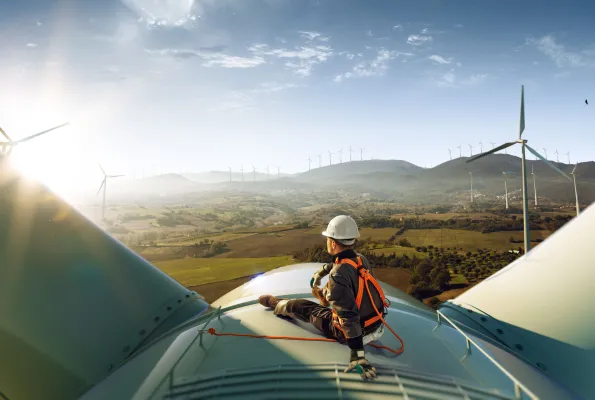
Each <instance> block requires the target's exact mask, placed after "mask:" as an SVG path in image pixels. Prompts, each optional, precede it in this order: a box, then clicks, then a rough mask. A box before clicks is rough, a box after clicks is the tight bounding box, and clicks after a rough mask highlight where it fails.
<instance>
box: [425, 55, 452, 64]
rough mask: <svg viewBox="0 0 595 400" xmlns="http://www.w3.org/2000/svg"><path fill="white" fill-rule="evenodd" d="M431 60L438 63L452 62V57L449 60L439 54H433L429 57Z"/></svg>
mask: <svg viewBox="0 0 595 400" xmlns="http://www.w3.org/2000/svg"><path fill="white" fill-rule="evenodd" d="M428 58H429V59H430V60H432V61H435V62H437V63H438V64H450V63H451V62H452V59H451V58H449V59H448V60H447V59H445V58H444V57H441V56H438V55H435V54H434V55H432V56H430V57H428Z"/></svg>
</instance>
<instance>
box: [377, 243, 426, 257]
mask: <svg viewBox="0 0 595 400" xmlns="http://www.w3.org/2000/svg"><path fill="white" fill-rule="evenodd" d="M369 251H370V252H371V253H373V254H375V255H377V256H384V255H389V254H393V253H395V254H396V255H397V256H404V255H408V256H409V257H411V256H413V255H414V254H415V256H416V257H417V258H425V257H427V256H428V253H422V252H418V251H417V250H415V248H413V247H402V246H394V247H385V248H382V249H374V250H369Z"/></svg>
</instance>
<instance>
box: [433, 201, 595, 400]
mask: <svg viewBox="0 0 595 400" xmlns="http://www.w3.org/2000/svg"><path fill="white" fill-rule="evenodd" d="M593 231H595V207H593V206H591V207H589V208H588V209H587V210H585V211H584V212H583V213H582V214H581V215H580V216H579V217H576V218H575V219H573V220H572V221H570V222H568V223H567V224H566V225H565V226H564V227H562V228H561V229H559V230H558V231H557V232H556V233H554V234H553V235H551V236H550V237H549V238H547V239H546V240H545V241H544V242H543V243H541V244H540V245H539V246H537V247H535V248H534V249H532V250H531V251H530V252H528V253H527V254H526V255H524V256H523V257H521V258H520V259H518V260H516V261H515V262H513V263H511V264H510V265H508V266H507V267H506V268H504V269H502V270H500V271H499V272H497V273H495V274H494V275H492V276H491V277H489V278H488V279H486V280H484V281H483V282H481V283H479V284H477V285H476V286H474V287H473V288H471V289H469V290H468V291H466V292H465V293H463V294H461V295H460V296H458V297H457V298H455V299H454V300H451V301H449V302H446V303H444V304H442V305H441V307H440V311H442V312H443V313H444V314H445V315H447V316H448V317H449V318H452V319H455V320H456V321H458V322H459V323H462V324H464V325H466V326H468V327H471V328H474V329H476V330H478V331H480V332H482V333H484V334H485V335H488V336H490V337H492V338H493V339H494V340H497V341H498V342H501V343H503V344H504V345H505V346H507V347H508V348H509V349H510V350H511V351H512V352H514V353H516V354H517V355H518V356H519V357H522V358H524V359H526V360H528V361H529V362H531V363H532V364H533V365H534V366H535V367H537V368H540V369H541V370H543V371H545V372H546V373H547V374H548V375H550V376H551V377H553V378H554V379H555V380H556V381H558V382H561V383H563V384H565V385H566V387H568V388H571V389H573V390H574V391H576V392H577V393H578V394H580V395H581V396H584V398H595V379H593V377H594V376H595V375H594V372H595V308H594V307H593V305H592V299H591V297H590V296H592V295H593V293H595V279H593V271H594V270H595V246H593Z"/></svg>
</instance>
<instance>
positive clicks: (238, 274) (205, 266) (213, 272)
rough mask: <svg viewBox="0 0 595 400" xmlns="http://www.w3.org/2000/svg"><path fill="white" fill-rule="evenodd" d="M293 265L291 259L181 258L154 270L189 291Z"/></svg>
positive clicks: (282, 257)
mask: <svg viewBox="0 0 595 400" xmlns="http://www.w3.org/2000/svg"><path fill="white" fill-rule="evenodd" d="M292 263H293V258H292V257H290V256H281V257H268V258H184V259H180V260H173V261H162V262H157V263H155V266H156V267H157V268H159V269H160V270H162V271H163V272H165V273H166V274H168V275H169V276H171V277H172V278H174V279H175V280H177V281H178V282H179V283H180V284H182V285H184V286H186V287H191V286H198V285H205V284H210V283H215V282H222V281H228V280H232V279H237V278H242V277H245V276H249V275H255V274H259V273H262V272H267V271H270V270H272V269H275V268H278V267H282V266H285V265H289V264H292Z"/></svg>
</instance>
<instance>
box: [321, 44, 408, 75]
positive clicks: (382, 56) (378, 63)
mask: <svg viewBox="0 0 595 400" xmlns="http://www.w3.org/2000/svg"><path fill="white" fill-rule="evenodd" d="M412 55H413V54H411V53H401V52H398V51H391V50H386V49H380V50H378V54H377V56H376V58H375V59H373V60H370V61H362V62H360V63H359V64H357V65H356V66H355V67H353V70H352V71H350V72H345V73H343V74H339V75H337V76H335V78H334V79H333V81H335V82H341V81H343V80H344V79H349V78H361V77H366V76H382V75H384V74H385V73H386V71H387V70H388V63H389V61H390V60H393V59H395V58H396V57H398V56H412Z"/></svg>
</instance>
